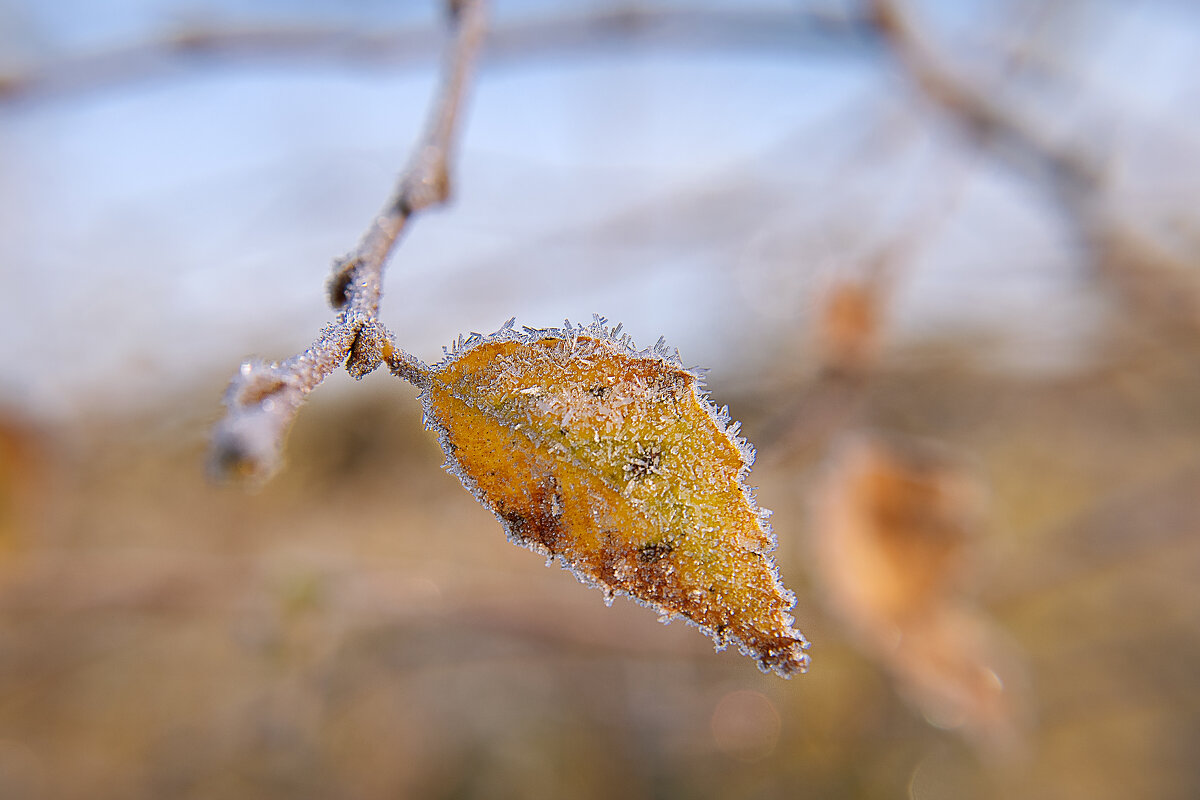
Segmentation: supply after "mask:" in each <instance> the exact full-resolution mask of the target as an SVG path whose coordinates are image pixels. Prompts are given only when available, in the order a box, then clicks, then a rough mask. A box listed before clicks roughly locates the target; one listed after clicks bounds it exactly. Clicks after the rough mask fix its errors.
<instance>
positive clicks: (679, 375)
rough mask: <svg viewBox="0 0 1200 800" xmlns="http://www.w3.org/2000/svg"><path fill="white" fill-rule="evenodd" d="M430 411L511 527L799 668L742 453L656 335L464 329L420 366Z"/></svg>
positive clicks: (607, 585)
mask: <svg viewBox="0 0 1200 800" xmlns="http://www.w3.org/2000/svg"><path fill="white" fill-rule="evenodd" d="M422 402H423V404H424V408H425V419H426V424H427V426H428V427H430V428H432V429H434V430H436V431H437V432H438V434H439V438H440V440H441V444H442V447H443V449H444V450H445V452H446V461H447V468H448V469H449V470H450V471H451V472H452V473H454V474H455V475H457V476H458V478H459V479H460V480H461V481H462V482H463V484H464V485H465V486H466V487H467V488H468V489H470V490H471V491H472V492H473V493H474V494H475V496H476V497H477V498H478V499H479V500H480V502H482V503H483V504H484V505H485V506H487V507H488V508H489V509H491V510H492V511H493V512H494V513H495V514H496V516H497V517H498V518H499V519H500V521H501V522H502V523H503V525H504V528H505V530H506V532H507V533H508V536H509V538H510V539H511V540H512V541H514V542H516V543H518V544H521V545H524V546H526V547H529V548H530V549H532V550H534V551H536V552H539V553H541V554H543V555H546V556H547V557H557V558H558V559H559V560H560V561H561V562H562V563H563V564H564V566H566V567H569V568H570V569H572V570H573V571H574V572H575V574H576V575H577V576H579V578H580V579H581V580H583V581H584V582H586V583H591V584H595V585H597V586H599V587H600V588H601V589H602V590H603V591H604V592H605V596H606V598H610V597H611V596H612V595H613V594H614V593H619V594H626V595H629V596H631V597H634V598H636V599H638V600H639V601H641V602H643V603H645V604H646V605H649V606H651V607H652V608H654V609H656V610H657V611H658V612H659V614H660V615H662V616H663V617H665V618H673V617H682V618H684V619H686V620H688V621H690V622H692V623H694V624H695V625H697V626H698V627H700V628H701V630H703V631H705V632H706V633H708V634H709V635H710V636H712V637H713V640H714V642H715V643H716V644H717V646H718V648H721V647H724V646H725V645H726V644H727V643H730V642H732V643H736V644H738V645H739V646H740V647H741V649H742V651H743V652H744V653H746V654H747V655H750V656H751V657H753V658H755V659H756V660H757V661H758V663H759V665H760V667H762V668H763V669H764V670H774V671H775V672H777V673H778V674H780V675H784V676H788V675H791V674H793V673H795V672H803V671H804V670H805V669H806V668H807V666H808V656H807V654H805V652H804V650H805V648H807V646H808V643H807V642H806V641H805V639H804V637H803V635H801V634H800V633H799V632H798V631H796V630H795V629H793V628H792V617H791V615H790V614H788V610H789V609H790V608H791V607H792V605H793V603H794V601H795V598H794V596H793V595H792V593H791V592H789V591H787V590H786V589H785V588H784V587H783V585H782V584H781V583H780V580H779V576H778V571H777V569H776V567H775V563H774V560H773V559H772V558H771V556H770V553H771V551H772V549H773V548H774V545H775V541H774V538H773V536H772V535H771V532H770V526H769V525H768V523H767V521H766V518H767V513H766V512H764V511H763V510H762V509H759V508H758V507H757V506H756V505H755V502H754V498H753V495H752V493H751V491H750V490H749V488H748V487H747V486H746V484H745V481H744V479H745V476H746V474H747V472H748V471H749V468H750V464H751V462H752V461H753V448H751V447H750V446H749V444H748V443H747V442H745V441H744V440H743V439H741V438H740V437H739V436H738V435H737V431H738V428H737V427H736V426H731V425H729V416H728V412H727V411H726V410H725V409H721V410H719V411H718V410H717V409H716V408H715V407H714V406H713V404H712V403H711V402H710V401H709V400H708V399H707V397H706V396H705V395H704V393H703V392H702V391H701V389H700V383H699V378H698V376H697V375H696V374H695V373H694V372H692V371H691V370H687V369H685V368H684V367H683V366H682V363H681V362H680V361H679V356H678V353H676V352H675V351H673V350H669V349H668V348H667V347H666V345H665V343H664V342H663V341H662V340H660V341H659V342H658V343H657V344H656V345H655V346H654V347H653V348H651V349H649V350H637V349H636V347H635V346H634V345H633V343H632V341H631V340H630V338H629V336H628V334H622V333H621V331H620V326H617V327H616V328H615V329H609V328H608V327H607V326H606V325H605V321H604V320H603V319H601V318H597V319H596V320H595V321H594V322H593V323H592V324H591V325H589V326H587V327H583V326H576V327H572V326H571V325H570V324H569V323H567V324H566V325H565V326H564V327H563V328H555V329H546V330H537V329H530V328H525V329H522V330H517V329H516V328H515V327H514V326H513V323H512V321H511V320H510V321H509V322H508V323H506V324H505V326H504V327H503V328H501V329H500V330H499V331H497V332H496V333H494V334H492V335H490V336H486V337H480V336H478V335H472V336H471V337H470V338H468V339H465V340H464V339H462V338H461V337H460V338H459V340H458V342H457V343H456V344H455V346H454V347H453V348H452V349H451V350H449V351H448V352H447V354H446V357H445V358H444V359H443V361H442V362H441V363H439V364H437V365H435V366H434V367H433V368H432V369H431V370H430V374H429V382H428V384H427V385H426V386H425V387H424V389H423V391H422Z"/></svg>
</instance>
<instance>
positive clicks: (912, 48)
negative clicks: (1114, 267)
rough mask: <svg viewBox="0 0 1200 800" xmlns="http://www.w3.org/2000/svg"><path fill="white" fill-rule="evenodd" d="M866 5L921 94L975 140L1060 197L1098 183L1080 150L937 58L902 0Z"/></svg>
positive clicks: (1073, 198) (1074, 200)
mask: <svg viewBox="0 0 1200 800" xmlns="http://www.w3.org/2000/svg"><path fill="white" fill-rule="evenodd" d="M867 9H868V13H869V16H870V18H871V20H872V21H873V24H874V25H875V27H876V29H877V30H878V32H879V34H880V35H881V36H882V37H883V40H884V42H885V43H886V44H887V45H888V46H889V49H890V50H891V51H892V53H893V55H894V56H895V58H896V60H897V62H898V63H899V64H900V65H901V66H902V67H903V68H904V71H905V72H906V73H907V74H908V76H909V78H911V79H912V81H913V83H915V84H916V86H917V87H918V88H919V89H920V90H921V93H922V94H923V95H924V96H925V97H926V98H928V99H929V100H930V101H932V102H933V103H934V104H935V105H937V106H938V107H939V108H941V109H942V111H944V112H945V113H946V114H947V115H948V116H949V117H950V118H952V119H954V120H955V121H957V122H958V123H959V124H960V126H961V127H962V128H963V129H964V130H966V131H967V132H968V133H969V134H970V135H971V136H972V137H974V138H975V139H976V140H977V141H979V142H980V143H984V144H989V145H992V146H993V147H995V148H997V149H999V150H1000V151H1002V152H1004V153H1005V154H1006V155H1008V156H1009V157H1010V158H1012V159H1013V160H1014V161H1016V162H1018V163H1019V164H1020V165H1021V166H1023V167H1024V168H1026V169H1027V170H1032V171H1034V172H1038V173H1041V174H1042V175H1044V176H1045V177H1047V178H1048V179H1049V182H1050V183H1051V184H1052V185H1053V186H1054V188H1055V189H1056V190H1057V191H1058V192H1059V193H1060V195H1061V197H1060V199H1062V200H1064V201H1066V202H1067V203H1068V204H1070V205H1077V204H1079V203H1080V202H1082V201H1083V199H1084V198H1086V197H1087V196H1088V194H1089V193H1090V192H1091V191H1093V190H1094V189H1096V188H1097V186H1098V185H1099V183H1100V180H1101V170H1100V168H1099V166H1098V165H1097V164H1095V163H1093V162H1091V161H1090V160H1088V159H1086V158H1084V157H1083V156H1081V155H1080V154H1079V153H1078V152H1077V151H1074V150H1070V149H1067V148H1060V147H1057V146H1055V145H1054V144H1053V143H1052V142H1050V141H1048V140H1047V139H1046V138H1045V137H1044V136H1042V135H1041V134H1040V133H1039V132H1038V131H1036V130H1034V129H1033V128H1032V127H1030V126H1029V125H1028V124H1027V123H1025V122H1024V121H1023V120H1021V119H1019V118H1018V117H1017V116H1016V115H1014V114H1013V113H1011V112H1010V111H1009V110H1008V109H1006V108H1004V107H1003V106H1002V105H1000V104H999V103H997V102H996V101H994V100H993V99H991V98H989V97H988V96H987V95H986V94H984V93H983V92H981V91H978V90H977V89H975V88H974V87H972V86H971V85H970V84H968V83H966V82H964V81H961V80H959V79H957V78H956V77H955V76H954V75H952V74H951V73H950V72H949V70H947V69H945V68H944V66H943V65H941V64H940V63H938V59H937V58H935V57H934V55H933V53H932V52H931V51H930V49H929V48H928V47H927V46H926V44H925V43H924V41H923V40H922V38H921V35H920V32H919V30H918V28H917V26H916V24H914V23H913V21H912V20H911V19H910V18H909V16H908V15H907V14H906V13H905V11H904V9H903V7H902V4H901V3H899V2H896V0H867Z"/></svg>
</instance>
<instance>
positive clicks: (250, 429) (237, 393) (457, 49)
mask: <svg viewBox="0 0 1200 800" xmlns="http://www.w3.org/2000/svg"><path fill="white" fill-rule="evenodd" d="M450 17H451V20H452V25H453V29H454V41H453V43H452V44H451V46H450V48H449V51H448V54H447V58H446V64H445V67H444V70H445V71H444V75H443V81H442V87H441V90H440V91H439V93H438V95H437V97H436V98H435V101H434V105H433V108H432V111H431V114H430V119H429V121H428V124H427V128H426V131H425V136H424V138H423V140H422V142H421V144H420V145H419V146H418V147H417V150H416V152H415V153H414V154H413V156H412V159H411V161H410V162H409V165H408V168H407V169H406V170H405V171H404V173H403V174H402V175H401V177H400V180H399V182H398V183H397V186H396V191H395V194H393V196H392V197H391V198H390V199H389V200H388V202H387V203H386V204H385V205H384V207H383V209H382V210H381V211H380V213H379V215H378V216H376V217H375V219H374V220H373V221H372V222H371V225H370V227H368V228H367V231H366V233H365V234H364V235H363V237H362V240H361V241H360V242H359V244H358V246H357V247H356V248H355V249H354V250H353V251H352V252H351V253H350V254H349V255H347V256H345V257H344V258H342V259H339V260H338V261H337V262H336V263H335V265H334V272H333V275H332V276H331V278H330V281H329V299H330V303H331V305H332V306H333V307H334V308H335V309H338V315H337V317H336V318H335V319H334V320H333V321H332V322H330V323H329V324H327V325H326V326H325V327H324V328H323V329H322V331H321V333H320V335H319V336H318V338H317V340H316V341H315V342H314V343H313V344H312V345H311V346H310V347H309V348H308V349H307V350H305V351H304V352H303V353H300V354H299V355H296V356H292V357H291V358H289V359H287V360H285V361H282V362H276V363H272V364H267V363H263V362H246V363H244V364H242V366H241V368H240V370H239V371H238V374H237V375H236V376H235V377H234V379H233V381H232V382H231V383H230V385H229V389H228V391H227V392H226V396H225V405H226V407H227V409H228V411H227V414H226V416H225V418H224V419H222V420H221V421H220V422H219V423H218V424H217V427H216V429H215V431H214V434H213V447H212V455H211V468H212V470H213V471H214V473H216V474H217V475H219V476H222V477H233V476H238V477H253V478H257V479H262V478H265V477H267V476H268V475H270V474H271V473H272V472H273V471H274V470H275V469H276V468H277V467H278V466H279V462H280V452H281V448H282V442H283V438H284V436H285V434H286V433H287V429H288V428H289V427H290V425H291V423H292V420H293V419H294V418H295V415H296V412H297V411H298V410H299V408H300V406H301V405H302V404H303V402H304V399H305V397H306V396H307V395H308V393H309V392H311V391H312V390H313V389H315V388H316V387H317V386H318V385H320V383H321V382H322V381H323V380H325V378H327V377H328V376H329V375H330V374H331V373H333V371H334V370H335V369H337V368H338V367H339V366H340V365H342V364H343V363H344V364H345V366H346V370H347V371H348V372H349V373H350V374H351V375H353V376H354V377H355V378H361V377H363V376H364V375H366V374H367V373H369V372H371V371H372V370H374V369H375V368H376V367H377V366H379V364H380V363H381V362H383V361H386V362H387V363H388V366H389V367H390V368H391V369H392V372H393V373H395V374H396V375H398V376H400V377H403V378H405V379H407V380H410V381H413V382H414V383H420V382H421V381H422V380H423V374H424V371H425V367H424V365H423V364H421V363H420V362H418V361H417V360H415V359H413V358H412V357H411V356H409V355H408V354H407V353H404V352H402V351H400V350H398V349H397V348H396V347H394V345H393V344H392V335H391V334H390V333H389V332H388V330H387V329H386V328H385V327H384V326H383V324H382V323H381V322H380V321H379V301H380V297H381V294H382V283H383V270H384V266H385V264H386V263H387V258H388V256H389V255H390V253H391V251H392V249H393V247H395V244H396V241H397V240H398V239H399V237H400V234H401V233H402V232H403V231H404V228H405V226H406V225H407V223H408V220H409V218H410V217H412V216H413V215H414V214H416V213H417V212H419V211H421V210H423V209H425V208H429V207H431V206H436V205H440V204H442V203H445V202H446V200H447V199H448V198H449V196H450V176H449V169H448V163H449V161H450V157H451V150H452V148H453V145H454V138H455V133H456V132H457V130H458V127H459V124H458V123H459V119H460V113H459V112H460V106H461V104H462V101H463V97H464V95H465V93H466V89H467V84H468V81H469V77H470V75H471V72H472V68H473V66H474V62H475V61H476V57H477V55H478V53H479V50H480V46H481V44H482V41H483V34H484V27H485V22H484V20H485V16H484V0H461V2H451V4H450Z"/></svg>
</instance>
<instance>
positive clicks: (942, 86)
mask: <svg viewBox="0 0 1200 800" xmlns="http://www.w3.org/2000/svg"><path fill="white" fill-rule="evenodd" d="M866 5H867V13H868V15H869V17H870V19H871V20H872V24H873V25H874V27H875V28H876V29H877V31H878V33H879V34H880V36H881V37H882V39H883V40H884V42H885V43H886V44H887V45H888V47H889V49H890V50H891V52H892V53H893V55H894V57H895V58H896V61H897V63H898V64H899V65H900V66H901V67H902V68H903V70H904V71H905V72H906V73H907V75H908V76H909V78H910V79H911V80H912V82H913V83H914V84H915V85H916V87H917V88H918V89H919V90H920V92H921V93H922V94H923V95H924V96H925V97H926V98H927V99H929V100H930V101H932V102H933V103H934V104H935V105H936V106H938V108H939V109H940V110H941V111H942V112H944V113H945V114H946V115H947V116H948V117H949V118H950V119H952V120H953V121H955V122H956V123H957V124H958V125H959V127H961V128H962V129H963V130H965V131H966V132H967V133H968V134H970V135H971V137H972V138H973V139H974V140H975V141H976V142H977V143H978V144H981V145H987V146H989V147H991V148H992V149H993V150H994V151H997V152H999V153H1000V154H1002V155H1004V156H1006V157H1008V158H1009V160H1010V161H1012V162H1014V163H1015V164H1016V165H1017V166H1018V167H1020V168H1022V169H1024V171H1025V172H1026V173H1029V174H1032V176H1033V177H1034V178H1035V179H1039V180H1040V182H1041V183H1042V184H1043V185H1044V186H1046V187H1047V188H1048V190H1049V194H1050V196H1051V197H1052V198H1053V199H1054V200H1056V201H1057V202H1058V204H1059V206H1060V207H1061V209H1062V211H1063V215H1064V218H1065V219H1066V221H1067V222H1068V223H1069V224H1070V225H1071V226H1072V227H1073V228H1074V231H1075V236H1076V238H1077V240H1078V242H1079V245H1080V246H1081V248H1082V249H1083V251H1084V252H1085V253H1086V254H1087V256H1088V259H1089V261H1090V263H1091V265H1092V268H1093V271H1094V274H1095V275H1096V276H1097V278H1099V280H1100V281H1101V282H1102V285H1105V286H1107V287H1108V288H1109V289H1110V291H1111V292H1112V293H1113V294H1115V295H1116V296H1117V297H1118V298H1119V299H1120V300H1121V301H1122V302H1123V304H1124V305H1125V307H1126V308H1127V309H1128V310H1130V311H1132V312H1134V313H1135V315H1136V317H1137V318H1138V320H1139V322H1141V323H1143V324H1144V325H1146V326H1148V327H1149V328H1151V329H1157V330H1162V331H1164V332H1165V333H1167V334H1168V335H1169V336H1174V335H1177V334H1184V335H1187V336H1189V337H1195V336H1200V287H1197V285H1196V281H1195V279H1194V277H1193V276H1194V273H1195V266H1196V265H1195V263H1194V261H1195V259H1194V258H1189V257H1188V256H1187V255H1182V254H1179V253H1173V252H1171V250H1170V248H1168V247H1165V246H1163V245H1162V243H1161V242H1156V241H1154V237H1153V236H1152V235H1151V234H1150V233H1149V232H1147V231H1145V230H1143V229H1140V226H1138V225H1137V224H1136V223H1134V222H1131V221H1130V220H1127V219H1123V218H1121V217H1120V216H1119V215H1117V214H1115V213H1114V212H1113V210H1112V208H1111V205H1110V204H1106V202H1105V201H1106V199H1107V197H1106V195H1107V190H1108V188H1109V187H1108V176H1107V174H1106V169H1105V164H1104V163H1103V161H1102V160H1101V159H1098V158H1095V157H1088V156H1087V155H1086V154H1085V153H1084V152H1083V150H1082V149H1081V148H1080V147H1078V146H1075V147H1070V146H1062V145H1057V144H1055V143H1054V142H1052V141H1050V140H1049V139H1048V138H1047V137H1045V136H1044V135H1043V134H1041V133H1040V132H1039V131H1037V130H1036V129H1035V128H1034V127H1033V126H1031V125H1030V124H1029V123H1028V122H1026V121H1025V120H1022V119H1021V118H1020V117H1019V116H1018V115H1017V114H1015V113H1014V112H1012V111H1011V110H1010V109H1008V108H1005V107H1004V105H1003V104H1002V103H999V102H997V101H996V100H994V99H993V98H991V97H989V96H988V95H987V94H986V93H984V92H983V91H980V90H979V89H978V88H976V87H973V86H971V85H970V84H969V83H967V82H965V81H962V80H960V79H959V78H957V77H956V76H954V75H953V74H952V73H951V72H950V71H949V70H948V69H947V68H945V66H944V65H942V64H941V63H939V60H938V59H937V58H936V57H935V56H934V54H933V52H932V51H931V50H930V48H929V47H928V46H927V45H926V44H925V42H924V41H923V40H922V37H921V35H920V31H919V28H918V26H917V25H916V24H915V23H914V22H913V21H912V19H911V18H910V17H909V16H908V14H907V13H906V12H905V10H904V4H903V0H866ZM1148 286H1149V287H1151V288H1150V289H1147V287H1148Z"/></svg>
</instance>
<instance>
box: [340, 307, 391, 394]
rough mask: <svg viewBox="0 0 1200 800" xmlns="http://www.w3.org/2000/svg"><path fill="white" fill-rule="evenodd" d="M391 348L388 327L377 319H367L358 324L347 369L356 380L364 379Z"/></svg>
mask: <svg viewBox="0 0 1200 800" xmlns="http://www.w3.org/2000/svg"><path fill="white" fill-rule="evenodd" d="M391 349H392V342H391V336H390V335H389V334H388V331H387V329H386V328H384V327H383V325H381V324H380V323H379V322H378V321H377V320H374V319H365V320H363V321H362V322H361V324H359V325H358V330H357V332H356V333H355V335H354V341H353V342H352V343H351V344H350V354H349V355H348V356H347V357H346V371H347V372H349V373H350V374H351V375H352V376H353V377H354V379H355V380H362V378H363V377H364V376H366V375H368V374H370V373H371V372H373V371H374V370H375V368H376V367H378V366H379V364H380V362H382V361H383V359H384V357H385V355H386V353H387V351H389V350H391Z"/></svg>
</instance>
